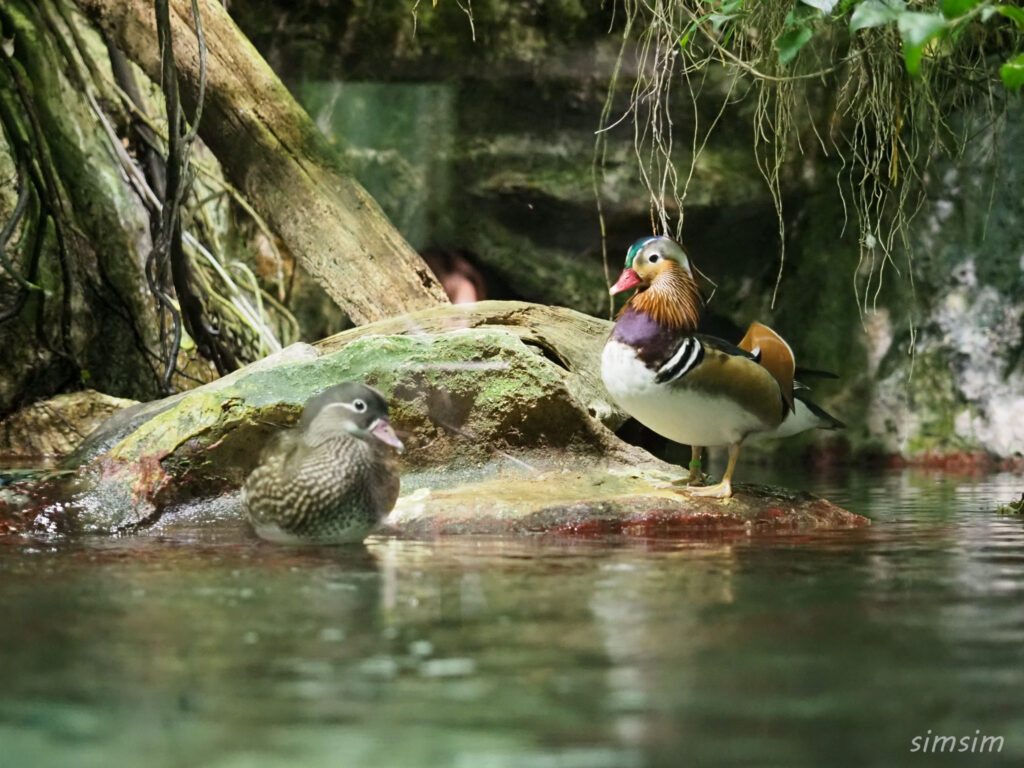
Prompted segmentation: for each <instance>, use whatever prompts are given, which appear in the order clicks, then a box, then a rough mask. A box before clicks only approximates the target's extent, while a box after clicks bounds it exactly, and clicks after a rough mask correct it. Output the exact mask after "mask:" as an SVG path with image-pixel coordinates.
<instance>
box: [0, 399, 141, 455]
mask: <svg viewBox="0 0 1024 768" xmlns="http://www.w3.org/2000/svg"><path fill="white" fill-rule="evenodd" d="M134 404H135V401H134V400H125V399H123V398H120V397H110V396H109V395H104V394H103V393H101V392H97V391H96V390H94V389H87V390H84V391H82V392H72V393H70V394H66V395H58V396H56V397H51V398H50V399H49V400H41V401H39V402H37V403H33V404H32V405H29V406H26V407H25V408H22V409H21V410H20V411H18V412H17V413H14V414H12V415H11V416H8V417H7V418H6V419H4V420H3V421H0V461H3V462H10V461H12V460H13V461H15V462H18V463H21V462H28V461H33V462H40V461H44V462H45V461H46V460H48V459H54V458H61V457H63V456H67V455H68V454H69V453H71V452H72V451H74V450H75V449H76V448H77V447H78V446H79V445H80V444H81V443H82V441H83V440H84V439H85V436H86V435H88V434H89V433H90V432H92V431H93V430H95V429H96V428H97V427H98V426H99V425H100V424H101V423H103V422H104V421H106V420H107V419H108V418H109V417H110V416H111V415H113V414H114V413H117V412H118V411H120V410H122V409H124V408H127V407H129V406H131V405H134Z"/></svg>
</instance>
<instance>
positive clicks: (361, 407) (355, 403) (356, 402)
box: [352, 400, 366, 413]
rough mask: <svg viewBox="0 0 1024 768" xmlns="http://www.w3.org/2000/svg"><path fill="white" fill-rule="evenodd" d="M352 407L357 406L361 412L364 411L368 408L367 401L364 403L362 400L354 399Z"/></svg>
mask: <svg viewBox="0 0 1024 768" xmlns="http://www.w3.org/2000/svg"><path fill="white" fill-rule="evenodd" d="M352 407H353V408H355V409H356V410H357V411H358V412H359V413H362V412H363V411H365V410H366V403H364V402H363V401H362V400H353V401H352Z"/></svg>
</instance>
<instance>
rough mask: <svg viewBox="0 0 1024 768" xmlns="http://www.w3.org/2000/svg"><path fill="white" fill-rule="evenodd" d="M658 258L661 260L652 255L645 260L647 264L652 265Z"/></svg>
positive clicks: (654, 254)
mask: <svg viewBox="0 0 1024 768" xmlns="http://www.w3.org/2000/svg"><path fill="white" fill-rule="evenodd" d="M660 258H661V256H659V255H658V254H656V253H652V254H651V255H650V257H649V258H648V259H647V263H648V264H654V263H655V262H656V261H657V260H658V259H660Z"/></svg>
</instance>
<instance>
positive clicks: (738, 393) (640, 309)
mask: <svg viewBox="0 0 1024 768" xmlns="http://www.w3.org/2000/svg"><path fill="white" fill-rule="evenodd" d="M634 287H635V288H637V292H636V293H635V294H633V296H632V298H630V300H629V302H628V303H627V304H626V306H625V307H624V308H623V310H622V312H621V313H620V314H619V317H618V319H617V320H616V322H615V327H614V328H613V329H612V333H611V336H610V337H609V338H608V341H607V343H606V344H605V347H604V352H603V354H602V357H601V378H602V379H604V384H605V387H607V388H608V392H609V393H610V394H611V396H612V398H613V399H614V400H615V402H616V403H618V404H619V405H620V406H621V407H622V409H623V410H625V411H626V413H628V414H629V415H630V416H632V417H633V418H635V419H636V420H637V421H639V422H640V423H641V424H644V425H645V426H647V427H649V428H650V429H652V430H654V431H655V432H657V433H658V434H659V435H662V436H664V437H667V438H668V439H670V440H674V441H676V442H679V443H685V444H686V445H690V446H691V447H692V450H693V461H692V462H691V464H690V478H689V479H690V481H693V480H695V479H696V478H697V477H698V476H699V467H700V454H701V448H702V447H703V446H720V445H724V446H728V448H729V464H728V466H727V468H726V470H725V474H724V475H723V477H722V482H720V483H718V484H717V485H712V486H709V487H705V488H696V489H688V490H689V492H690V493H693V494H695V495H699V496H712V497H716V498H728V497H730V496H732V475H733V471H734V470H735V468H736V459H737V457H738V456H739V451H740V445H741V444H742V443H743V441H744V440H746V439H748V438H755V437H786V436H789V435H794V434H796V433H798V432H802V431H804V430H806V429H812V428H814V427H821V428H824V429H836V428H838V427H841V426H843V425H842V422H840V421H838V420H837V419H835V418H833V417H832V416H830V415H829V414H827V413H825V411H823V410H822V409H821V408H819V407H818V406H817V405H815V404H814V403H812V402H810V401H809V400H808V399H807V398H806V396H805V392H804V390H806V388H805V387H803V386H802V385H800V384H799V383H798V382H794V379H793V377H794V375H795V373H796V365H795V362H794V359H793V351H792V350H791V349H790V347H789V344H787V343H786V341H785V340H784V339H783V338H782V337H781V336H779V335H778V334H777V333H775V331H773V330H772V329H771V328H769V327H768V326H766V325H762V324H761V323H756V322H755V323H753V324H751V326H750V328H749V329H748V330H747V333H746V335H745V336H744V337H743V340H742V341H740V343H739V345H738V346H737V345H733V344H730V343H729V342H727V341H724V340H722V339H719V338H715V337H714V336H707V335H703V334H698V333H697V326H698V324H699V322H700V314H701V310H702V309H703V306H704V300H703V298H702V297H701V293H700V288H699V287H698V285H697V281H696V279H695V278H694V275H693V271H692V269H691V267H690V261H689V259H688V258H687V256H686V252H685V251H684V250H683V248H682V246H681V245H679V243H677V242H676V241H675V240H673V239H671V238H669V237H665V236H655V237H647V238H643V239H641V240H638V241H637V242H636V243H634V244H633V246H632V247H631V248H630V249H629V251H628V252H627V254H626V264H625V268H624V269H623V270H622V274H621V275H620V276H619V279H618V281H617V282H616V283H615V285H613V286H612V288H611V293H612V294H616V293H619V292H621V291H626V290H629V289H630V288H634Z"/></svg>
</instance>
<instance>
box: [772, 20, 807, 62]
mask: <svg viewBox="0 0 1024 768" xmlns="http://www.w3.org/2000/svg"><path fill="white" fill-rule="evenodd" d="M812 37H814V33H813V32H812V31H811V30H810V29H808V28H807V27H793V28H792V29H791V30H789V31H788V32H783V33H782V34H781V35H779V36H778V37H777V38H775V48H776V50H777V51H778V52H779V61H781V62H782V63H783V64H788V63H789V62H791V61H792V60H793V59H795V58H796V55H797V54H798V53H800V49H801V48H803V47H804V46H805V45H807V42H808V41H809V40H810V39H811V38H812Z"/></svg>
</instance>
